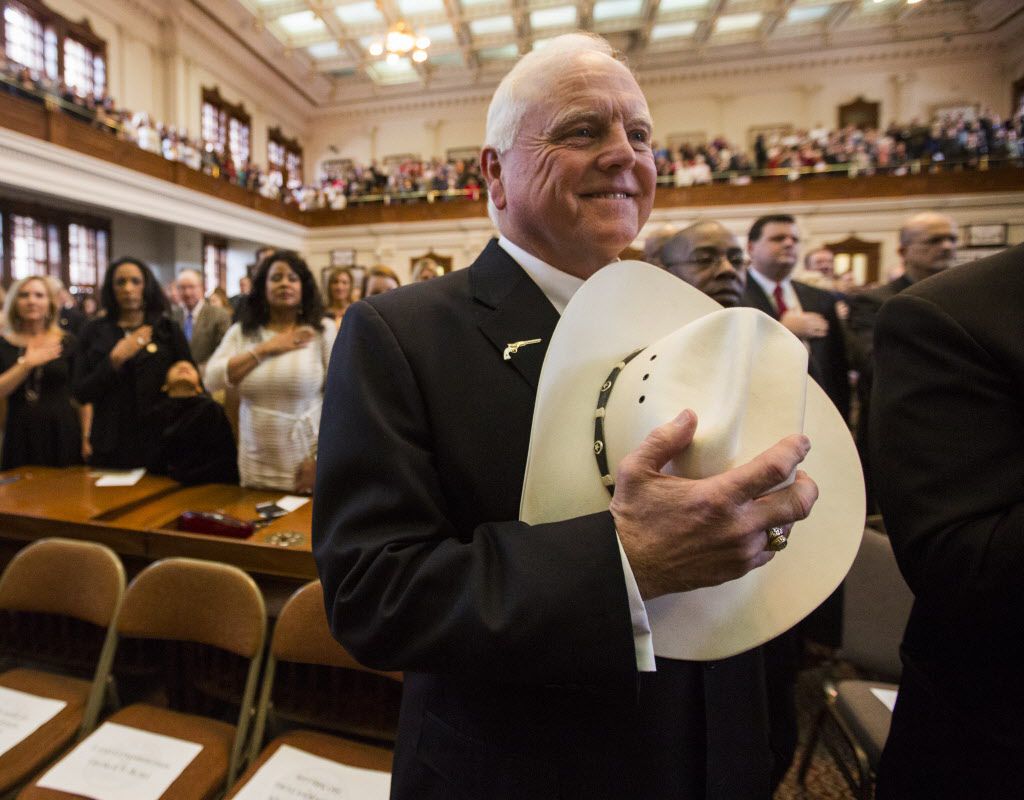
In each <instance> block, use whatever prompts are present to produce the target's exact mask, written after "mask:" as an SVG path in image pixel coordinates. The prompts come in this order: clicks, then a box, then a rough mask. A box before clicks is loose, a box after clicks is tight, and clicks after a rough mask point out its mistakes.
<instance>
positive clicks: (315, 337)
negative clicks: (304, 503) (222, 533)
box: [205, 251, 336, 493]
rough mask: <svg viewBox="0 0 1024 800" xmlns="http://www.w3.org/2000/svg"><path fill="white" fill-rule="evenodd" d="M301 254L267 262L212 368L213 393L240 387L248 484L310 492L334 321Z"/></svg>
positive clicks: (241, 461) (241, 459)
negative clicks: (328, 317) (327, 314)
mask: <svg viewBox="0 0 1024 800" xmlns="http://www.w3.org/2000/svg"><path fill="white" fill-rule="evenodd" d="M324 322H325V321H324V319H323V303H322V302H321V300H320V292H319V291H318V290H317V287H316V281H315V280H314V278H313V273H312V272H310V270H309V267H308V266H306V263H305V262H304V261H303V260H302V259H301V258H299V257H298V256H297V255H295V254H294V253H290V252H287V251H276V252H273V253H271V254H270V255H269V256H267V257H266V258H264V259H263V261H261V262H260V264H259V265H258V267H257V269H256V274H255V276H254V277H253V281H252V289H251V290H250V292H249V295H248V297H247V299H246V302H245V303H243V304H242V307H241V310H240V313H239V321H238V322H236V323H235V324H234V325H232V326H231V327H230V328H229V329H228V331H227V333H226V334H224V339H223V340H222V341H221V343H220V346H219V347H218V348H217V350H216V352H214V354H213V355H212V356H211V357H210V361H209V363H208V364H207V366H206V376H205V380H206V385H207V388H208V389H209V390H210V391H217V390H218V389H223V388H227V387H236V388H237V391H238V395H239V398H240V400H241V404H240V407H239V413H238V471H239V474H240V476H241V483H242V486H252V487H262V488H269V489H282V490H285V491H289V492H303V493H308V492H311V491H312V490H313V478H314V475H315V473H316V447H317V433H318V431H319V429H320V408H321V405H322V403H323V385H324V375H325V374H326V371H327V362H328V359H329V358H330V356H331V346H332V345H333V344H334V336H335V331H336V329H335V327H334V325H333V324H331V323H330V320H327V324H324Z"/></svg>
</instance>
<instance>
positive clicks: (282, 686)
mask: <svg viewBox="0 0 1024 800" xmlns="http://www.w3.org/2000/svg"><path fill="white" fill-rule="evenodd" d="M401 680H402V675H401V673H398V672H380V671H378V670H374V669H370V668H369V667H364V666H363V665H362V664H360V663H359V662H357V661H356V660H355V659H354V658H352V656H350V655H349V654H348V652H347V651H346V650H345V648H344V647H342V646H341V645H340V644H338V643H337V642H336V641H335V640H334V638H333V637H332V636H331V632H330V629H329V628H328V625H327V616H326V614H325V612H324V592H323V587H322V586H321V585H320V582H319V581H314V582H313V583H308V584H306V585H305V586H303V587H302V588H301V589H299V590H298V591H297V592H295V594H293V595H292V596H291V597H290V598H289V599H288V601H287V602H286V603H285V605H284V608H282V609H281V613H280V614H279V615H278V618H277V625H276V626H275V628H274V635H273V637H272V639H271V642H270V652H269V653H268V654H267V665H266V668H265V669H264V672H263V685H262V689H261V690H260V700H259V706H258V707H257V711H256V723H255V724H254V726H253V735H252V740H251V743H250V747H249V753H250V758H251V759H252V763H251V765H250V766H249V769H248V770H246V772H245V774H243V775H242V777H241V778H240V779H239V780H238V783H237V784H236V785H235V786H234V787H233V788H232V790H231V791H230V792H229V794H228V798H231V797H234V796H235V794H237V793H238V792H239V791H241V789H242V787H243V786H245V784H246V783H248V782H249V780H250V779H251V778H252V776H253V775H254V774H255V773H256V771H257V770H258V769H259V768H260V767H261V766H263V764H265V763H266V762H267V760H268V759H269V758H270V757H271V756H272V755H273V754H274V753H275V752H277V750H278V748H280V747H281V746H282V745H289V746H291V747H295V748H297V749H299V750H304V751H305V752H307V753H311V754H313V755H316V756H320V757H322V758H327V759H330V760H332V761H337V762H340V763H342V764H347V765H349V766H353V767H361V768H364V769H375V770H379V771H382V772H390V771H391V756H392V752H391V749H390V748H391V747H393V746H394V740H395V735H396V732H397V727H398V706H399V703H400V701H401ZM311 727H312V728H315V729H316V730H309V729H308V728H311ZM268 728H273V729H278V730H282V731H283V732H281V733H280V735H277V736H275V737H274V739H273V741H271V742H270V743H269V744H267V745H266V746H265V747H263V744H264V738H265V733H266V731H267V729H268ZM327 730H329V731H331V732H332V733H340V734H342V736H337V735H332V733H326V732H325V731H327ZM261 747H262V748H263V749H262V751H261V750H260V748H261Z"/></svg>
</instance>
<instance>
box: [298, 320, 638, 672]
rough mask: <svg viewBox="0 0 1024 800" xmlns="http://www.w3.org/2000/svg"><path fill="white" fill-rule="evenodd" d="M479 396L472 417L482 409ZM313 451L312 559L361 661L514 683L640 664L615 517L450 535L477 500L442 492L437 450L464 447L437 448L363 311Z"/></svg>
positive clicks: (414, 392) (344, 348) (472, 401)
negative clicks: (459, 507)
mask: <svg viewBox="0 0 1024 800" xmlns="http://www.w3.org/2000/svg"><path fill="white" fill-rule="evenodd" d="M496 363H500V361H498V360H497V359H496ZM458 368H459V367H458V365H453V369H458ZM436 379H437V380H447V379H448V378H447V377H446V376H443V375H439V376H436ZM485 394H486V392H483V391H482V392H481V396H480V397H472V398H467V399H466V408H465V411H466V413H474V412H473V411H472V409H474V408H477V407H479V408H480V409H481V410H480V411H479V413H486V411H485V410H483V406H484V404H486V402H487V398H486V396H484V395H485ZM446 411H449V413H453V414H457V413H460V412H459V410H458V409H450V410H446ZM319 441H320V452H319V461H318V473H317V489H316V495H315V501H314V519H313V531H314V548H313V550H314V555H315V557H316V560H317V565H318V568H319V572H320V576H321V579H322V581H323V584H324V593H325V597H326V604H327V612H328V619H329V620H330V623H331V627H332V630H333V631H334V633H335V635H336V636H337V637H338V638H339V640H340V641H341V642H342V644H344V645H345V646H346V647H347V648H348V649H349V650H350V651H351V652H352V653H353V654H354V655H355V656H356V657H357V658H358V659H359V660H360V661H363V662H364V663H366V664H369V665H371V666H374V667H378V668H383V669H402V670H414V671H425V672H440V673H463V674H466V675H467V676H475V677H477V678H484V677H486V679H489V680H501V681H507V682H523V683H526V682H530V683H549V682H550V683H559V682H586V681H587V680H589V679H608V678H611V677H613V676H615V675H622V674H628V673H631V672H633V671H634V670H635V654H634V647H633V639H632V629H631V624H630V618H629V609H628V601H627V597H626V590H625V584H624V580H623V577H622V568H621V562H620V561H619V555H618V547H617V545H616V539H615V534H614V528H613V525H612V521H611V516H610V515H609V514H608V513H607V512H605V513H602V514H595V515H593V516H590V517H583V518H579V519H574V520H569V521H567V522H562V523H556V524H550V525H538V526H532V527H531V526H527V525H525V524H522V523H520V522H516V521H496V522H485V523H481V524H478V525H476V526H475V527H474V528H473V529H472V530H457V529H456V527H455V525H454V523H453V522H452V521H451V519H452V516H451V514H450V511H451V507H452V504H455V503H466V504H471V505H473V506H475V504H476V503H477V498H474V497H468V496H467V497H449V496H446V495H445V493H444V491H443V488H442V481H441V476H440V475H439V474H438V472H437V468H436V461H437V459H436V458H435V455H436V451H437V450H439V449H441V448H444V449H445V450H444V451H445V453H446V454H448V455H450V454H451V453H450V451H452V450H453V449H455V450H457V449H458V448H459V443H458V442H434V441H433V437H432V431H431V428H430V422H429V415H428V414H427V412H426V408H425V403H424V400H423V397H422V395H421V392H420V388H419V386H418V385H417V380H416V378H415V376H414V371H413V369H412V368H411V366H410V363H409V362H408V360H407V358H406V356H405V354H404V353H403V350H402V348H401V346H400V345H399V342H398V341H397V339H396V338H395V334H394V333H393V331H392V329H391V328H390V327H389V326H388V324H387V323H386V322H385V320H384V319H382V317H381V316H379V314H378V313H377V311H376V310H375V309H374V308H373V307H372V306H370V305H368V304H366V303H358V304H356V305H354V306H352V307H351V308H350V309H349V310H348V312H347V313H346V315H345V324H344V325H343V326H342V329H341V333H340V334H339V337H338V340H337V344H336V346H335V348H334V352H333V354H332V358H331V364H330V368H329V373H328V378H327V387H326V395H325V399H324V409H323V417H322V422H321V430H320V440H319ZM504 455H505V454H503V453H501V452H495V453H493V458H495V459H500V458H503V457H504ZM479 469H480V470H481V471H482V472H481V480H482V481H486V470H487V464H480V465H479Z"/></svg>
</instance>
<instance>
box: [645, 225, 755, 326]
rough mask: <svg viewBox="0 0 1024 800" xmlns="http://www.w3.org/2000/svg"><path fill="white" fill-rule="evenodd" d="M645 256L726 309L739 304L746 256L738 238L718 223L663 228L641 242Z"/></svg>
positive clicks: (745, 267) (744, 277)
mask: <svg viewBox="0 0 1024 800" xmlns="http://www.w3.org/2000/svg"><path fill="white" fill-rule="evenodd" d="M644 256H645V258H646V259H647V260H648V261H649V262H650V263H652V264H655V265H657V266H660V267H664V268H665V269H666V270H668V271H669V272H671V273H672V274H673V275H675V276H676V277H677V278H681V279H682V280H684V281H686V282H687V283H688V284H690V285H691V286H693V287H694V288H696V289H700V290H701V291H702V292H704V294H706V295H707V296H708V297H710V298H712V299H713V300H717V301H718V302H719V303H721V304H722V305H723V306H725V307H726V308H731V307H733V306H738V305H739V304H740V298H741V297H742V296H743V287H744V286H745V285H746V282H747V257H746V255H745V254H744V252H743V247H742V246H741V245H740V242H739V239H737V238H736V237H735V236H734V235H733V234H732V233H730V232H729V230H728V229H727V228H726V227H725V226H724V225H722V224H721V223H720V222H714V221H712V220H705V221H703V222H695V223H694V224H693V225H690V226H689V227H686V228H683V230H681V231H679V232H678V233H676V232H675V231H674V230H672V229H668V230H665V231H662V232H661V233H660V234H656V235H655V236H652V237H651V238H649V239H648V240H647V241H646V242H645V243H644Z"/></svg>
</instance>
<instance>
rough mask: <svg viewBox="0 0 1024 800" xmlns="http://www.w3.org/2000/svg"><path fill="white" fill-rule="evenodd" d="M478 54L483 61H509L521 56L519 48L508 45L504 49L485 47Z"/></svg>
mask: <svg viewBox="0 0 1024 800" xmlns="http://www.w3.org/2000/svg"><path fill="white" fill-rule="evenodd" d="M477 53H478V55H479V56H480V58H481V60H483V61H507V60H509V59H512V58H515V57H516V56H518V55H519V48H518V47H516V46H515V45H514V44H507V45H505V46H504V47H485V48H484V49H483V50H479V51H477Z"/></svg>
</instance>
